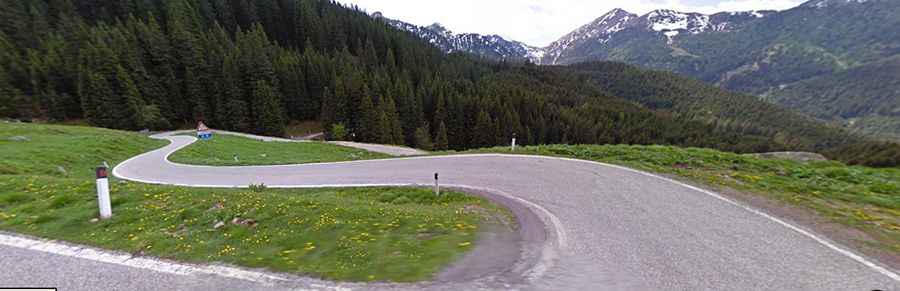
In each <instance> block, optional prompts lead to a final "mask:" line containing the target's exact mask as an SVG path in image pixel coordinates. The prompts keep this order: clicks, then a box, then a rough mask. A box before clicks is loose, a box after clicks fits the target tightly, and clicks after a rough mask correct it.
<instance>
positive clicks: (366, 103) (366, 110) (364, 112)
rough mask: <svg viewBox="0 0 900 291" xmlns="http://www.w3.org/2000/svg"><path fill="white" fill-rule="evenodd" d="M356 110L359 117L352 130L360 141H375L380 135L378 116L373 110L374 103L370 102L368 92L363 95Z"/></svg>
mask: <svg viewBox="0 0 900 291" xmlns="http://www.w3.org/2000/svg"><path fill="white" fill-rule="evenodd" d="M356 111H357V113H358V116H359V118H358V119H357V121H356V127H355V129H354V130H353V131H352V132H353V133H355V134H356V136H357V137H358V138H359V140H360V141H363V142H377V141H378V139H379V137H380V129H379V127H378V118H379V116H378V112H376V110H375V104H374V103H373V102H372V97H371V96H369V95H368V94H366V95H363V96H362V98H361V100H360V102H359V107H358V108H357V110H356Z"/></svg>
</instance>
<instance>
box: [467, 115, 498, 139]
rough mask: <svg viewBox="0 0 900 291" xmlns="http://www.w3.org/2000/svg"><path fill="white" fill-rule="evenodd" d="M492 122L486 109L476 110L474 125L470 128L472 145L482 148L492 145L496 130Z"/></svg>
mask: <svg viewBox="0 0 900 291" xmlns="http://www.w3.org/2000/svg"><path fill="white" fill-rule="evenodd" d="M494 131H495V128H494V122H493V121H492V120H491V116H490V115H488V113H487V111H484V110H481V111H479V112H478V118H477V119H476V120H475V127H474V128H472V147H475V148H483V147H489V146H493V145H494V142H495V136H496V132H494Z"/></svg>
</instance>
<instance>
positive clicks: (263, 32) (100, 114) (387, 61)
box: [0, 0, 900, 165]
mask: <svg viewBox="0 0 900 291" xmlns="http://www.w3.org/2000/svg"><path fill="white" fill-rule="evenodd" d="M0 66H2V67H0V116H4V117H10V118H19V119H36V120H49V121H64V120H72V119H84V120H87V121H88V122H89V123H91V124H92V125H96V126H102V127H108V128H116V129H127V130H140V129H145V128H146V129H153V130H162V129H172V128H178V127H186V126H187V125H190V124H194V123H195V122H196V121H204V122H205V123H206V124H208V125H209V126H211V127H214V128H219V129H226V130H235V131H241V132H250V133H257V134H264V135H276V136H281V135H284V133H285V125H286V124H287V123H289V122H290V121H293V120H319V121H321V122H322V123H323V124H324V126H325V129H326V134H327V136H328V137H329V138H332V139H350V140H355V141H362V142H377V143H385V144H403V145H410V146H416V147H420V148H425V149H437V150H444V149H457V150H461V149H468V148H477V147H488V146H495V145H501V144H506V143H508V142H509V140H510V138H511V137H512V136H513V135H516V136H517V137H518V139H519V141H520V142H521V143H523V144H550V143H623V144H672V145H682V146H698V147H712V148H718V149H723V150H730V151H737V152H757V151H773V150H790V149H813V150H823V151H824V150H829V149H833V148H836V147H837V146H844V144H827V143H823V142H822V140H825V139H827V140H832V139H833V138H834V137H839V136H841V135H840V134H841V133H840V132H838V131H834V132H832V131H827V130H824V129H823V130H819V129H817V130H816V131H815V134H809V133H808V132H809V131H804V130H794V129H796V128H800V129H803V128H811V127H815V126H816V125H813V124H812V123H802V124H797V125H794V126H792V127H785V126H781V125H779V123H778V122H769V123H762V122H757V121H756V120H752V119H749V118H746V117H741V118H732V119H727V123H725V122H722V121H725V120H726V119H723V118H719V119H710V118H701V117H698V114H696V112H699V111H695V110H687V109H684V110H682V109H680V107H678V106H674V107H673V106H669V107H671V108H669V107H665V106H662V107H660V106H655V105H653V104H650V103H647V102H645V103H641V102H640V101H641V100H644V99H646V100H651V99H652V98H651V97H653V96H644V97H646V98H644V97H641V96H642V95H641V94H644V93H646V92H637V91H633V90H631V89H629V90H623V89H616V88H625V87H634V88H644V87H653V86H652V85H653V83H659V82H665V81H668V82H679V80H681V79H678V77H677V76H672V77H665V78H670V79H665V78H663V79H660V78H661V77H659V76H656V75H652V74H650V73H649V72H644V71H642V70H638V69H633V70H634V72H633V74H634V75H635V76H653V77H647V78H631V79H627V80H623V79H621V78H615V72H616V71H622V69H621V68H618V67H604V66H600V67H596V68H590V69H584V68H581V69H568V68H558V67H535V66H533V65H528V64H525V65H521V64H507V63H492V62H486V61H482V60H478V59H474V58H472V57H470V56H465V55H460V54H451V55H444V54H442V53H441V52H440V51H439V50H437V49H436V48H434V47H432V46H431V45H429V44H427V43H425V42H423V41H421V40H419V39H417V38H415V37H414V36H412V35H409V34H407V33H405V32H400V31H397V30H394V29H392V28H391V27H389V26H387V25H386V24H384V23H382V22H381V21H380V20H377V19H372V18H371V17H369V16H368V15H367V14H366V13H365V12H363V11H360V10H359V9H357V8H355V7H345V6H342V5H340V4H337V3H335V2H331V1H327V0H259V1H250V0H125V1H96V0H94V1H71V0H9V1H7V2H5V4H4V5H3V6H2V7H0ZM629 70H631V68H630V69H629ZM644 73H647V75H643V74H644ZM633 80H640V81H639V82H635V81H633ZM673 80H674V81H673ZM610 82H612V83H610ZM696 86H697V88H700V89H703V90H699V91H701V92H706V93H704V96H703V97H704V98H707V99H709V98H728V97H729V96H717V94H724V93H721V91H716V90H712V91H710V89H708V88H706V87H703V85H702V84H699V83H698V84H696ZM682 89H684V88H682ZM685 90H690V88H687V89H685ZM675 92H678V91H675ZM654 94H656V95H658V94H657V93H653V94H651V95H654ZM641 98H644V99H641ZM657 101H659V100H657ZM654 102H656V101H654ZM659 102H662V103H666V102H669V103H671V102H675V103H678V104H682V103H684V104H688V103H685V102H683V99H677V98H676V99H671V98H670V99H668V100H661V101H659ZM675 103H673V104H675ZM690 104H693V103H690ZM673 108H674V109H673ZM731 108H734V107H731ZM753 113H756V114H759V117H758V118H757V119H760V118H762V119H764V118H766V117H777V116H774V115H768V114H770V113H771V112H770V111H766V110H759V111H754V112H750V115H752V114H753ZM778 118H780V117H778ZM717 120H718V121H717ZM792 128H793V129H792ZM829 134H834V135H833V136H832V135H829ZM787 135H791V136H796V138H790V139H786V138H784V137H785V136H787ZM844 143H846V142H844ZM826 144H827V145H826ZM860 148H866V149H871V148H872V147H860ZM878 153H879V154H881V156H879V157H888V158H878V159H877V160H878V161H879V162H884V161H885V160H887V159H889V158H894V165H896V156H897V155H900V153H897V155H891V154H884V153H885V152H884V151H879V152H878ZM870 156H876V155H870ZM886 164H891V163H890V162H888V163H886Z"/></svg>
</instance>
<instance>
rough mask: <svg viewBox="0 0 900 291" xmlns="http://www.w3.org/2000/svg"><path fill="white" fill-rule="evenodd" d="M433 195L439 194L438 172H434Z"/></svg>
mask: <svg viewBox="0 0 900 291" xmlns="http://www.w3.org/2000/svg"><path fill="white" fill-rule="evenodd" d="M434 195H435V196H441V186H440V185H438V173H434Z"/></svg>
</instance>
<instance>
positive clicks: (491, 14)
mask: <svg viewBox="0 0 900 291" xmlns="http://www.w3.org/2000/svg"><path fill="white" fill-rule="evenodd" d="M339 1H341V2H342V3H345V4H355V5H358V6H359V7H360V8H362V9H364V10H366V11H368V12H370V13H371V12H375V11H381V12H382V13H384V15H385V17H389V18H394V19H399V20H403V21H406V22H409V23H413V24H417V25H429V24H432V23H435V22H439V23H441V24H443V25H444V26H446V27H447V28H448V29H450V30H452V31H454V32H475V33H481V34H498V35H500V36H503V37H504V38H507V39H512V40H518V41H522V42H524V43H527V44H530V45H534V46H545V45H548V44H550V42H552V41H554V40H556V39H557V38H559V37H561V36H563V35H564V34H566V33H568V32H570V31H572V30H574V29H575V28H578V27H579V26H581V25H584V24H585V23H588V22H591V21H592V20H594V19H595V18H597V17H600V16H601V15H603V14H605V13H606V12H608V11H610V10H612V9H614V8H622V9H625V10H628V11H629V12H632V13H637V14H644V13H647V12H649V11H651V10H654V9H674V10H679V11H685V12H702V13H714V12H719V11H744V10H763V9H775V10H782V9H787V8H791V7H794V6H797V5H799V4H800V3H802V2H803V1H804V0H723V1H709V0H707V1H698V0H618V1H611V0H606V1H604V0H339ZM701 2H705V3H702V4H701ZM709 2H715V3H713V4H708V3H709Z"/></svg>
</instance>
